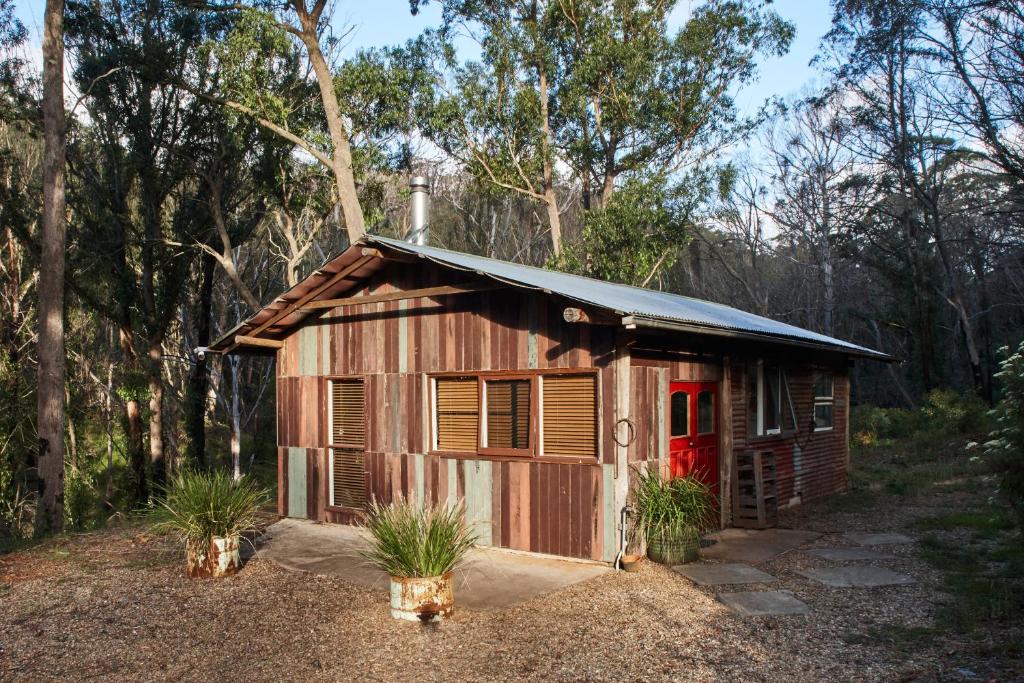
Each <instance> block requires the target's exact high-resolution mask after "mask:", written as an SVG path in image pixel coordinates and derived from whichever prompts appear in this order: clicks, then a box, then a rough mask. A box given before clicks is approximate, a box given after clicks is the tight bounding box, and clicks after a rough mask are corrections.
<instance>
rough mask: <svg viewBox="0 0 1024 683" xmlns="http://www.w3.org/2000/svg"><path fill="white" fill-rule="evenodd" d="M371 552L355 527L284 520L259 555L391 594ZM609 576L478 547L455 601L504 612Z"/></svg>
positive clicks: (600, 568)
mask: <svg viewBox="0 0 1024 683" xmlns="http://www.w3.org/2000/svg"><path fill="white" fill-rule="evenodd" d="M368 547H369V542H368V541H367V539H366V536H365V535H364V532H363V530H362V529H359V528H357V527H352V526H346V525H341V524H317V523H315V522H310V521H307V520H300V519H283V520H281V521H279V522H277V523H276V524H273V525H271V526H270V527H269V528H268V529H267V533H266V534H265V535H264V537H263V539H262V541H261V547H260V548H259V550H258V552H257V554H258V555H259V556H260V557H261V558H264V559H267V560H270V561H271V562H274V563H276V564H279V565H281V566H282V567H285V568H287V569H291V570H295V571H305V572H311V573H314V574H325V575H330V576H338V577H341V578H343V579H345V580H347V581H351V582H352V583H356V584H359V585H363V586H369V587H372V588H379V589H381V590H387V589H388V586H389V583H390V580H389V578H388V576H387V575H386V574H385V573H384V572H382V571H381V570H379V569H377V568H376V567H375V566H373V565H372V564H370V563H369V562H367V561H366V560H365V559H364V558H363V557H362V556H361V555H360V554H359V553H360V551H361V550H365V549H366V548H368ZM609 571H611V569H610V568H609V567H607V566H605V565H602V564H596V563H591V562H573V561H570V560H560V559H557V558H550V557H540V556H536V555H522V554H517V553H510V552H504V551H501V550H495V549H490V548H474V549H473V550H471V551H470V553H469V555H468V557H467V558H466V561H465V562H463V564H462V565H461V566H460V567H459V568H458V569H456V571H455V601H456V604H457V605H458V606H459V607H461V608H466V609H471V610H476V611H487V610H493V609H503V608H506V607H511V606H513V605H517V604H519V603H521V602H525V601H527V600H532V599H533V598H536V597H539V596H541V595H545V594H547V593H551V592H553V591H556V590H559V589H562V588H565V587H567V586H571V585H573V584H576V583H579V582H581V581H587V580H589V579H592V578H594V577H596V576H600V575H601V574H604V573H606V572H609Z"/></svg>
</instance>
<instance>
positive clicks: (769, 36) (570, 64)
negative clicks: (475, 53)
mask: <svg viewBox="0 0 1024 683" xmlns="http://www.w3.org/2000/svg"><path fill="white" fill-rule="evenodd" d="M421 4H424V3H420V2H417V1H414V2H412V8H413V11H416V10H417V9H418V8H419V6H420V5H421ZM442 5H443V17H444V23H443V25H442V26H441V28H440V29H439V30H438V31H436V32H434V33H433V34H431V35H430V36H428V37H429V38H432V39H434V40H435V41H436V42H437V43H439V44H440V45H441V49H439V50H438V51H437V52H438V54H440V55H441V56H442V57H443V59H441V60H440V62H439V63H440V64H441V66H442V69H441V70H440V73H438V76H437V77H438V83H439V85H438V93H437V97H436V100H435V102H434V103H433V109H432V111H431V113H432V116H430V117H429V118H428V119H427V120H428V122H429V123H428V125H427V127H426V134H427V135H428V137H430V138H431V139H432V140H434V141H435V142H436V143H437V144H438V145H439V146H440V147H441V148H442V149H444V150H445V151H447V152H448V153H449V154H450V155H451V156H452V157H454V158H455V159H457V160H459V161H460V162H462V163H463V164H464V165H465V167H466V168H468V169H469V170H470V171H471V172H472V173H473V174H474V175H476V176H477V177H478V178H480V179H482V180H484V181H486V182H489V183H490V184H492V185H494V186H495V187H497V188H501V189H503V190H506V191H509V192H512V193H517V194H520V195H523V196H526V197H529V198H532V199H534V200H536V201H537V202H539V203H541V204H543V206H544V207H545V209H546V214H547V222H548V227H549V229H550V231H551V243H552V251H553V252H554V254H555V255H556V256H557V255H560V254H561V253H562V252H563V250H564V249H567V248H568V244H569V242H573V241H575V242H579V244H575V245H573V249H574V250H575V251H576V252H578V253H576V254H573V255H567V256H566V259H565V260H564V263H561V266H562V267H569V268H573V267H575V266H576V265H578V264H582V263H585V262H586V261H587V259H588V257H587V254H588V253H589V252H594V253H596V252H597V251H600V250H602V249H604V248H605V247H604V246H602V245H600V244H598V243H597V242H595V240H601V239H603V238H602V237H599V235H602V236H609V235H610V234H611V233H613V232H614V231H615V230H616V229H618V228H613V227H612V226H613V225H614V226H618V227H619V228H624V227H625V226H626V225H627V223H629V224H631V225H632V226H633V228H632V229H636V228H637V226H641V225H643V224H644V223H646V222H647V221H648V220H649V218H650V216H649V215H646V213H645V212H644V211H640V212H638V213H637V214H636V215H635V216H634V217H633V218H628V216H627V213H628V211H627V206H626V205H625V204H623V205H621V206H614V205H612V198H613V196H614V194H615V192H616V191H617V189H618V188H620V187H626V186H627V185H628V187H629V188H630V190H631V192H633V193H636V192H640V191H641V190H640V185H641V184H643V185H645V187H644V189H643V190H642V192H643V193H644V194H645V195H648V196H650V195H651V194H652V193H662V194H661V197H662V200H664V201H665V202H669V203H671V202H672V198H673V196H680V195H685V194H693V192H692V191H691V190H690V189H687V188H686V187H680V186H685V185H689V186H690V188H696V187H698V186H700V184H702V183H704V182H706V180H707V177H706V176H707V167H708V165H709V164H711V163H712V162H713V161H715V160H716V159H715V157H716V154H717V153H718V152H720V151H721V150H722V149H724V147H726V146H727V145H729V144H731V143H733V142H735V141H736V139H737V137H738V136H740V135H742V134H743V133H744V132H746V131H747V130H749V125H750V122H749V121H747V120H744V119H742V118H741V117H740V116H739V115H738V114H737V112H736V108H735V106H734V103H733V99H732V97H733V95H734V93H735V91H736V89H738V88H740V87H742V86H743V85H744V84H746V83H748V82H749V81H750V80H751V79H752V78H753V77H754V74H755V72H756V69H755V67H756V60H757V58H758V57H759V56H763V55H774V54H780V53H782V52H784V51H785V50H786V49H787V47H788V44H789V42H790V40H791V38H792V31H793V29H792V26H790V25H789V24H787V23H786V22H784V21H782V20H781V19H780V18H779V17H778V16H777V15H776V14H775V13H774V12H772V11H770V10H768V9H766V8H765V6H764V4H762V3H757V2H732V1H718V0H712V1H710V2H707V3H703V4H701V5H700V6H699V7H697V8H696V9H693V10H692V11H690V12H689V14H688V16H687V17H686V18H685V19H684V21H683V23H682V26H681V27H679V28H675V27H673V19H672V17H673V16H674V15H675V13H677V12H679V11H680V10H682V9H683V8H682V6H681V4H680V3H678V2H669V1H664V2H654V3H642V2H615V3H608V2H595V1H584V2H572V3H566V2H550V3H548V2H535V1H533V0H523V1H521V2H515V3H500V2H476V1H474V2H468V1H465V0H446V1H445V2H443V3H442ZM463 26H465V27H468V30H469V32H470V33H471V35H472V36H473V37H474V38H475V39H477V40H478V41H479V43H480V46H481V51H480V57H479V59H473V60H469V61H467V62H465V63H459V62H458V61H457V59H456V57H455V54H456V53H455V51H454V47H453V41H454V39H455V36H456V34H457V31H458V29H459V27H463ZM559 188H563V189H562V190H561V194H562V195H563V197H559V196H558V195H559V191H560V190H559ZM566 188H567V189H568V190H571V191H574V192H575V191H578V192H579V193H580V196H581V201H582V205H583V208H584V209H585V210H594V211H595V213H594V214H592V215H591V216H590V217H589V220H590V221H591V223H592V224H593V226H592V228H591V229H590V230H589V231H587V230H585V231H584V233H583V234H582V235H580V236H577V237H578V238H580V239H577V240H568V239H567V238H566V236H565V235H564V234H563V232H564V231H563V230H562V226H561V219H560V214H561V213H562V212H563V211H564V210H565V204H566V202H567V198H566V197H565V196H564V195H566ZM600 210H608V211H611V212H613V214H614V215H607V216H604V215H601V214H598V213H596V211H600ZM638 234H640V235H642V234H643V231H642V229H641V232H640V233H638ZM679 234H681V233H678V234H677V237H678V236H679ZM634 241H635V240H634ZM639 242H640V244H644V241H643V240H640V241H639ZM652 242H654V243H656V246H655V251H653V252H650V253H645V254H644V255H643V257H642V258H641V259H640V262H638V263H637V264H636V266H637V267H636V269H635V270H636V272H634V273H632V274H630V275H629V276H628V279H630V280H634V279H637V278H639V281H641V282H642V281H644V280H647V279H648V274H649V273H648V272H646V270H645V269H646V268H649V267H651V266H654V265H658V267H661V266H662V265H664V264H665V263H666V262H667V259H668V257H669V255H668V254H666V252H665V251H664V249H662V248H661V247H662V245H661V244H660V243H659V240H658V239H654V240H652ZM593 262H594V261H593V259H591V263H593ZM641 271H645V272H644V273H643V274H642V275H641V274H640V272H641ZM610 276H613V277H625V276H626V274H625V273H618V274H617V275H611V274H610Z"/></svg>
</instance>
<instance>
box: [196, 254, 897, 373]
mask: <svg viewBox="0 0 1024 683" xmlns="http://www.w3.org/2000/svg"><path fill="white" fill-rule="evenodd" d="M366 245H374V246H377V247H383V248H384V249H393V250H396V251H401V252H404V253H407V254H413V255H416V256H419V257H422V258H427V259H430V260H431V261H434V262H436V263H439V264H441V265H444V266H446V267H449V268H456V269H459V270H464V271H470V272H474V273H476V274H478V275H481V276H485V277H489V278H493V279H495V280H499V281H501V282H505V283H508V284H512V285H515V286H518V287H526V288H530V289H536V290H540V291H544V292H548V293H552V294H557V295H559V296H562V297H564V298H566V299H569V300H572V301H576V302H579V303H581V304H587V305H590V306H596V307H599V308H604V309H608V310H611V311H614V312H616V313H617V314H619V315H621V316H622V317H623V318H624V322H629V323H632V324H635V325H637V326H638V327H644V326H659V325H662V326H664V325H668V326H676V328H677V329H684V330H686V331H690V332H695V333H698V334H700V333H710V334H716V333H717V334H724V333H736V334H740V335H743V336H748V337H755V338H757V337H760V338H768V339H772V340H777V341H779V342H789V343H794V344H802V345H810V346H815V347H822V348H826V349H831V350H834V351H838V352H843V353H849V354H852V355H857V356H866V357H870V358H878V359H890V356H888V355H886V354H884V353H881V352H879V351H874V350H872V349H869V348H866V347H863V346H858V345H856V344H851V343H850V342H846V341H843V340H841V339H836V338H834V337H829V336H826V335H823V334H818V333H816V332H811V331H809V330H805V329H803V328H800V327H796V326H794V325H787V324H786V323H781V322H778V321H776V320H772V319H770V318H765V317H763V316H759V315H754V314H753V313H747V312H745V311H741V310H739V309H736V308H731V307H729V306H724V305H722V304H716V303H712V302H710V301H704V300H702V299H694V298H692V297H687V296H680V295H678V294H669V293H667V292H658V291H655V290H651V289H643V288H640V287H631V286H629V285H620V284H615V283H611V282H604V281H602V280H595V279H593V278H588V277H582V276H579V275H570V274H568V273H560V272H558V271H553V270H545V269H543V268H534V267H532V266H525V265H522V264H518V263H510V262H508V261H499V260H496V259H490V258H485V257H483V256H474V255H472V254H464V253H462V252H457V251H449V250H447V249H439V248H437V247H426V246H417V245H415V244H410V243H408V242H402V241H399V240H395V239H390V238H387V237H376V236H372V235H367V236H365V237H363V238H362V239H361V240H360V241H359V242H358V243H357V244H355V245H353V246H352V247H350V248H349V249H347V250H345V251H344V252H342V253H341V254H339V255H338V256H336V257H334V258H332V259H329V260H328V261H327V262H326V263H324V265H323V266H321V267H320V268H319V269H318V270H316V271H315V272H314V273H313V274H312V275H310V276H309V277H307V278H306V279H305V280H303V281H302V282H300V283H298V284H297V285H296V286H294V287H292V288H291V289H289V290H288V291H287V292H285V293H283V294H281V295H280V296H278V297H277V298H275V299H274V300H273V301H272V302H270V303H269V304H267V305H266V306H265V307H264V308H263V309H262V310H260V311H259V312H258V313H256V314H255V315H253V316H252V317H250V318H249V319H248V320H246V321H244V322H242V323H240V324H239V325H237V326H236V327H235V328H234V329H232V330H231V331H230V332H228V333H227V334H225V335H223V336H222V337H221V338H220V339H218V340H217V341H216V342H214V343H213V344H212V345H211V346H210V348H211V350H214V351H220V352H224V351H230V350H232V349H233V348H235V343H234V338H235V336H236V335H240V336H248V335H250V334H251V333H253V332H254V331H258V330H260V329H261V328H265V329H263V330H262V331H260V332H258V336H261V337H262V336H267V337H269V338H280V337H282V336H284V335H286V334H287V333H288V332H289V330H290V329H291V328H293V327H295V326H296V325H298V324H300V323H301V322H302V321H303V320H304V319H305V318H306V317H308V316H309V315H313V314H314V313H313V312H310V311H304V310H301V309H294V310H289V311H287V312H286V309H289V308H293V304H296V303H299V301H300V300H302V299H305V298H307V297H308V296H309V295H310V294H314V293H315V292H316V290H318V289H319V290H322V291H320V292H319V293H316V294H315V296H314V300H315V299H327V298H333V297H336V296H338V295H340V294H342V293H344V292H345V291H348V290H350V289H352V288H354V287H356V286H357V285H358V284H359V283H360V282H361V281H363V280H364V279H365V278H366V277H368V276H369V275H371V274H372V273H374V272H376V271H378V270H379V269H380V268H381V267H383V265H384V264H383V262H382V261H381V260H380V259H377V258H373V259H371V258H369V257H367V256H366V255H365V254H364V253H363V247H365V246H366ZM342 271H347V272H345V273H343V272H342ZM282 314H283V315H282ZM270 321H273V322H272V323H271V324H270V325H269V326H267V325H266V323H268V322H270Z"/></svg>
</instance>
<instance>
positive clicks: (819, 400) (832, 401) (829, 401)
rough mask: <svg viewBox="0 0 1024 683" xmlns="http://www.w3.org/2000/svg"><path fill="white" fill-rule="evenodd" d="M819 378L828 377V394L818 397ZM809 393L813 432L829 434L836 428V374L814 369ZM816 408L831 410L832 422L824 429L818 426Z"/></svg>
mask: <svg viewBox="0 0 1024 683" xmlns="http://www.w3.org/2000/svg"><path fill="white" fill-rule="evenodd" d="M819 377H828V380H829V394H828V396H825V395H824V394H822V395H818V379H819ZM811 393H812V394H813V396H814V408H813V409H812V411H811V419H812V420H813V421H814V431H815V432H830V431H832V430H833V429H835V428H836V373H835V372H834V371H833V370H828V369H822V368H815V369H814V371H813V373H812V374H811ZM818 406H829V407H830V408H831V409H832V422H831V424H829V425H827V426H825V427H819V426H818Z"/></svg>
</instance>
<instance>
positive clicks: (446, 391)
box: [434, 377, 480, 453]
mask: <svg viewBox="0 0 1024 683" xmlns="http://www.w3.org/2000/svg"><path fill="white" fill-rule="evenodd" d="M434 396H435V401H436V404H435V413H434V415H435V418H436V420H437V421H436V423H435V426H434V447H435V448H436V449H437V450H439V451H453V452H465V453H475V452H476V449H477V443H478V441H479V440H478V438H477V431H478V428H479V424H480V396H479V393H478V388H477V380H476V378H475V377H438V378H437V379H436V380H434Z"/></svg>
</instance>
